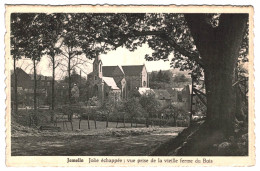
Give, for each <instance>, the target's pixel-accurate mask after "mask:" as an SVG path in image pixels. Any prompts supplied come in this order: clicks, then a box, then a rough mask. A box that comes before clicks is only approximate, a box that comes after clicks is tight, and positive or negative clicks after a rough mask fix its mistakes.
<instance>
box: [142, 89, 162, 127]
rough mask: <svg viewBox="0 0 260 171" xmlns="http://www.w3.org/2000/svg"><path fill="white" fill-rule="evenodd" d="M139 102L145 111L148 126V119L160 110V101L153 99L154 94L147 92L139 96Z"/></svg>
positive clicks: (156, 115)
mask: <svg viewBox="0 0 260 171" xmlns="http://www.w3.org/2000/svg"><path fill="white" fill-rule="evenodd" d="M140 104H141V105H142V107H143V109H144V110H145V111H146V113H147V116H146V120H147V125H146V126H147V127H148V126H149V120H150V118H153V117H158V112H159V110H160V103H159V102H158V101H157V100H156V99H155V97H154V95H152V94H148V95H143V96H141V97H140Z"/></svg>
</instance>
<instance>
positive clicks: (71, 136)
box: [11, 121, 184, 156]
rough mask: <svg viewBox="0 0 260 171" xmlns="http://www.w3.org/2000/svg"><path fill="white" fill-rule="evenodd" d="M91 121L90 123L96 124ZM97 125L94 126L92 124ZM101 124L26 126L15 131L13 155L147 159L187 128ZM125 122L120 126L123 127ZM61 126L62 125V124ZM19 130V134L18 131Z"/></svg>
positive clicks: (12, 141)
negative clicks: (45, 128) (55, 127)
mask: <svg viewBox="0 0 260 171" xmlns="http://www.w3.org/2000/svg"><path fill="white" fill-rule="evenodd" d="M92 122H93V121H91V122H90V123H92ZM92 124H93V123H92ZM104 125H105V122H99V123H98V129H94V126H93V125H90V128H91V129H90V130H89V129H88V127H87V121H83V122H82V123H81V129H78V127H77V126H78V122H73V126H74V131H72V130H70V129H69V128H70V127H69V124H68V130H67V129H66V127H65V130H63V129H62V131H61V132H46V131H43V132H39V131H37V130H35V129H30V128H26V127H22V126H17V125H16V127H17V129H16V127H14V129H12V139H11V144H12V145H11V150H12V155H13V156H147V155H149V154H150V153H151V152H152V151H153V150H154V149H155V148H156V147H157V146H159V145H160V144H163V143H165V142H166V141H168V140H169V139H172V138H174V137H176V136H177V135H178V133H179V132H181V131H182V130H183V129H184V128H183V127H168V128H159V127H152V128H151V127H150V128H145V127H142V126H143V125H139V126H140V127H138V128H129V124H127V128H115V125H116V123H109V126H110V128H105V126H104ZM122 125H123V124H122V123H121V124H119V125H118V126H121V127H122ZM59 126H61V125H59ZM17 130H19V131H17Z"/></svg>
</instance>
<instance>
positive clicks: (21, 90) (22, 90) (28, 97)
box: [11, 68, 52, 106]
mask: <svg viewBox="0 0 260 171" xmlns="http://www.w3.org/2000/svg"><path fill="white" fill-rule="evenodd" d="M16 74H17V90H18V94H19V98H18V103H19V105H20V106H31V105H32V104H33V94H34V75H33V74H27V73H26V72H25V71H24V70H23V69H21V68H16ZM36 80H37V90H36V93H37V94H36V95H37V104H38V106H39V105H49V104H50V103H51V99H50V94H51V82H52V77H47V76H43V75H36ZM14 84H15V76H14V72H13V71H11V89H12V92H11V95H12V97H13V95H14Z"/></svg>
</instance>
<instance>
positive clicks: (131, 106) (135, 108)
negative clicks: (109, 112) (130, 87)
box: [123, 97, 145, 119]
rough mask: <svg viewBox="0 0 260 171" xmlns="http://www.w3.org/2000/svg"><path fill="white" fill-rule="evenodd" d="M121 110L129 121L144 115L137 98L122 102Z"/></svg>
mask: <svg viewBox="0 0 260 171" xmlns="http://www.w3.org/2000/svg"><path fill="white" fill-rule="evenodd" d="M123 109H124V111H125V112H126V113H127V114H128V117H129V118H131V119H133V118H138V117H142V116H143V115H144V114H145V111H144V109H143V108H142V106H141V104H140V101H139V99H138V98H137V97H132V98H129V99H127V100H126V101H125V102H124V105H123Z"/></svg>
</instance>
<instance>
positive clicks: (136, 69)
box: [122, 65, 144, 76]
mask: <svg viewBox="0 0 260 171" xmlns="http://www.w3.org/2000/svg"><path fill="white" fill-rule="evenodd" d="M143 67H144V65H125V66H122V68H123V70H124V73H125V75H126V76H135V75H139V74H140V73H141V72H142V70H143Z"/></svg>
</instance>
